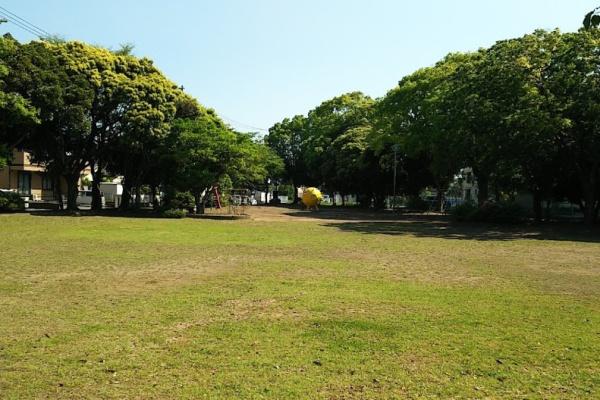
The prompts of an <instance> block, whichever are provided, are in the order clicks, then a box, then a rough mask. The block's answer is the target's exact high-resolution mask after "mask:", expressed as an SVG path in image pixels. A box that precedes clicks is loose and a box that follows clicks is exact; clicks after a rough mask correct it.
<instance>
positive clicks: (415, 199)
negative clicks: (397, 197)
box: [406, 196, 429, 211]
mask: <svg viewBox="0 0 600 400" xmlns="http://www.w3.org/2000/svg"><path fill="white" fill-rule="evenodd" d="M406 208H407V209H408V210H410V211H428V210H429V203H427V202H426V201H425V200H423V199H422V198H421V197H419V196H411V197H409V198H408V200H407V201H406Z"/></svg>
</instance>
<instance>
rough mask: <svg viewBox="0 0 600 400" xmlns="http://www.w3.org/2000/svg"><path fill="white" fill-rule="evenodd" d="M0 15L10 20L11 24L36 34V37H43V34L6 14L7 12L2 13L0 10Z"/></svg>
mask: <svg viewBox="0 0 600 400" xmlns="http://www.w3.org/2000/svg"><path fill="white" fill-rule="evenodd" d="M0 16H1V17H4V18H6V19H7V20H8V22H10V23H11V24H13V25H16V26H18V27H19V28H21V29H23V30H25V31H27V32H29V33H30V34H32V35H33V36H36V37H38V38H40V39H42V38H43V35H41V34H40V33H39V32H36V31H35V30H33V29H32V28H29V27H28V26H27V25H25V24H23V23H22V22H19V21H18V20H17V19H15V18H12V17H10V16H8V15H7V14H4V13H3V12H2V11H0Z"/></svg>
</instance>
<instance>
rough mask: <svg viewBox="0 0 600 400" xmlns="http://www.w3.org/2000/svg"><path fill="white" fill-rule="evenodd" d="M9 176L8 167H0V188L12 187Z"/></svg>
mask: <svg viewBox="0 0 600 400" xmlns="http://www.w3.org/2000/svg"><path fill="white" fill-rule="evenodd" d="M8 178H9V176H8V167H6V168H4V169H0V189H10V182H9V181H8Z"/></svg>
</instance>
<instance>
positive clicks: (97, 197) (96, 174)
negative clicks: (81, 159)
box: [90, 162, 103, 211]
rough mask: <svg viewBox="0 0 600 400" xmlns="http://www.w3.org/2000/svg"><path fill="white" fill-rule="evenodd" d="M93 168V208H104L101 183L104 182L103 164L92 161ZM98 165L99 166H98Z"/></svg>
mask: <svg viewBox="0 0 600 400" xmlns="http://www.w3.org/2000/svg"><path fill="white" fill-rule="evenodd" d="M90 167H91V169H92V210H95V211H97V210H102V192H101V191H100V183H102V175H103V174H102V165H101V164H100V162H98V164H96V163H94V162H91V163H90ZM96 167H97V168H96Z"/></svg>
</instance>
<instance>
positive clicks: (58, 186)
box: [54, 175, 65, 210]
mask: <svg viewBox="0 0 600 400" xmlns="http://www.w3.org/2000/svg"><path fill="white" fill-rule="evenodd" d="M54 197H56V200H57V201H58V209H59V210H64V209H65V204H64V203H63V198H62V182H61V179H60V175H59V176H55V177H54Z"/></svg>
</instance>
